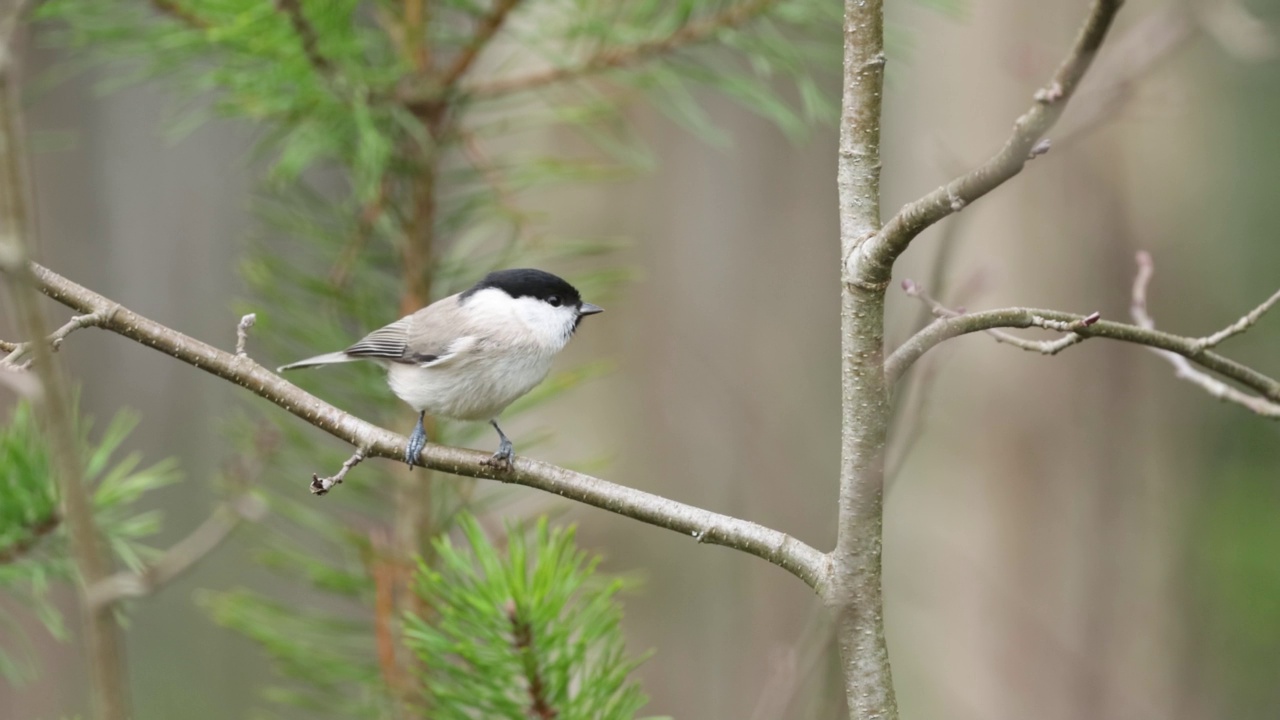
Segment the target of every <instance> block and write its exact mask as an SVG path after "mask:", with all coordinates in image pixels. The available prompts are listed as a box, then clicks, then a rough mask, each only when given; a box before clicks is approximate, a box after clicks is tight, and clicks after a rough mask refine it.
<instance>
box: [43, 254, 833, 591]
mask: <svg viewBox="0 0 1280 720" xmlns="http://www.w3.org/2000/svg"><path fill="white" fill-rule="evenodd" d="M30 269H31V272H32V274H33V275H34V277H35V279H36V280H37V281H38V283H39V286H40V289H41V290H42V291H43V292H44V293H45V294H46V295H48V296H49V297H51V298H53V299H54V300H57V301H58V302H60V303H62V304H64V305H67V306H68V307H71V308H74V309H76V310H79V311H81V312H93V311H95V310H98V309H101V308H107V307H111V306H114V305H115V303H114V302H113V301H111V300H108V299H107V298H105V297H103V296H101V295H99V294H97V293H95V292H93V291H92V290H89V289H88V288H85V287H82V286H80V285H77V284H76V283H73V282H71V281H70V280H67V279H66V278H64V277H62V276H61V275H58V274H57V273H55V272H53V271H51V270H49V269H48V268H45V267H42V266H40V265H37V264H34V263H32V264H30ZM101 327H102V328H103V329H106V330H110V331H111V332H114V333H117V334H119V335H123V336H125V337H127V338H130V339H132V340H135V341H137V342H139V343H142V344H143V345H146V346H148V347H151V348H154V349H156V350H159V351H160V352H163V353H165V354H167V355H170V356H172V357H175V358H177V359H179V360H182V361H183V362H186V363H188V364H190V365H193V366H195V367H198V368H199V369H201V370H203V371H205V372H208V373H211V374H213V375H216V376H218V377H220V378H223V379H224V380H229V381H231V382H233V383H236V384H237V385H240V386H241V387H244V388H246V389H248V390H249V391H250V392H253V393H254V394H256V395H258V396H259V397H262V398H265V399H266V400H269V401H270V402H272V403H275V404H276V405H278V406H279V407H281V408H283V409H285V410H287V411H289V412H291V413H293V414H294V415H296V416H298V417H300V418H302V419H303V420H305V421H307V422H308V423H310V424H311V425H313V426H315V427H317V428H319V429H321V430H324V431H325V432H328V433H329V434H331V435H333V436H335V437H337V438H340V439H342V440H344V441H346V442H348V443H351V444H352V445H354V446H356V447H358V448H367V449H368V450H367V452H366V455H367V456H368V457H381V458H390V459H393V460H397V461H399V460H400V459H402V458H403V457H404V452H405V447H406V445H407V440H406V439H405V437H404V436H402V435H398V434H396V433H393V432H391V431H390V430H386V429H384V428H380V427H378V426H376V425H373V424H371V423H368V422H365V421H364V420H361V419H359V418H357V417H355V416H353V415H349V414H347V413H345V412H342V411H341V410H339V409H337V408H335V407H333V406H332V405H329V404H328V403H326V402H324V401H322V400H320V399H319V398H316V397H315V396H313V395H311V394H309V393H307V392H305V391H304V390H302V389H301V388H298V387H297V386H295V385H292V384H290V383H289V382H287V381H286V380H284V379H283V378H281V377H279V376H278V375H276V374H275V373H273V372H271V371H270V370H269V369H267V368H265V367H263V366H261V365H259V364H258V363H256V362H254V361H253V360H252V359H249V358H241V357H237V356H236V355H234V354H232V353H228V352H224V351H222V350H219V349H217V348H215V347H213V346H212V345H209V344H208V343H205V342H201V341H199V340H197V339H195V338H193V337H190V336H187V335H183V334H182V333H179V332H177V331H176V330H173V329H171V328H168V327H166V326H164V325H161V324H160V323H157V322H155V321H154V320H150V319H148V318H146V317H143V316H142V315H139V314H137V313H135V312H133V311H131V310H128V309H127V308H123V307H121V308H119V309H118V310H117V311H116V312H114V313H113V314H112V315H111V317H110V318H109V319H108V320H106V321H104V323H103V324H102V326H101ZM488 458H489V454H488V453H481V452H476V451H474V450H464V449H461V448H453V447H445V446H443V445H435V444H428V445H427V447H426V449H425V450H423V452H422V455H421V457H420V458H419V460H418V464H419V465H421V466H423V467H426V468H429V469H432V470H441V471H444V472H448V473H453V474H455V475H465V476H468V477H477V478H485V479H489V480H499V481H501V482H507V483H512V484H516V485H524V486H526V487H531V488H536V489H538V490H542V491H544V492H549V493H553V494H555V495H560V496H561V497H565V498H568V499H570V500H575V501H577V502H581V503H584V504H587V505H592V506H595V507H598V508H601V509H604V510H608V511H609V512H613V513H616V514H619V515H625V516H627V517H630V518H633V519H636V520H639V521H641V522H644V523H648V524H650V525H656V526H658V527H663V528H667V529H669V530H673V531H675V532H679V533H682V534H684V535H687V536H690V537H694V538H697V539H698V540H700V541H701V542H704V543H711V544H715V545H723V546H725V547H730V548H733V549H735V550H739V551H741V552H745V553H748V554H750V555H755V556H756V557H759V558H762V559H764V560H766V561H768V562H770V563H773V564H774V565H777V566H779V567H781V568H783V569H785V570H787V571H788V572H790V573H792V574H793V575H795V576H796V577H799V578H800V579H801V580H804V582H805V583H807V584H808V585H809V586H810V587H813V588H815V589H819V588H821V587H822V585H823V583H824V582H825V572H826V570H825V559H824V555H823V554H822V553H820V552H819V551H817V550H815V549H814V548H812V547H810V546H809V545H806V544H804V543H803V542H801V541H799V540H797V539H795V538H793V537H791V536H789V535H787V534H785V533H782V532H779V531H777V530H772V529H770V528H766V527H764V526H762V525H759V524H757V523H753V522H749V521H747V520H741V519H738V518H734V517H730V516H728V515H722V514H720V513H715V512H711V511H708V510H703V509H701V508H698V507H694V506H692V505H686V504H684V503H680V502H676V501H674V500H670V499H667V498H664V497H660V496H658V495H653V494H651V493H646V492H643V491H640V490H635V489H633V488H628V487H625V486H622V485H616V484H614V483H610V482H607V481H605V480H601V479H599V478H595V477H591V476H589V475H584V474H582V473H577V472H573V471H571V470H566V469H564V468H561V467H557V466H555V465H551V464H549V463H544V462H540V461H537V460H532V459H530V458H525V457H518V458H516V460H515V463H514V467H513V469H512V471H511V472H509V473H499V472H497V471H495V470H493V469H491V468H489V467H487V466H485V465H484V461H485V460H487V459H488Z"/></svg>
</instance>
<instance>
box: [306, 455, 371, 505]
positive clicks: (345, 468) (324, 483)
mask: <svg viewBox="0 0 1280 720" xmlns="http://www.w3.org/2000/svg"><path fill="white" fill-rule="evenodd" d="M364 458H365V449H364V448H360V449H358V450H356V452H355V454H354V455H352V456H351V457H349V458H347V461H346V462H344V463H342V467H341V468H339V469H338V472H337V473H336V474H334V475H333V476H331V477H320V476H319V475H316V474H312V475H311V494H312V495H324V494H325V493H327V492H329V491H330V490H332V489H333V486H334V485H340V484H342V480H343V478H345V477H346V476H347V473H349V472H351V468H353V467H355V466H357V465H359V464H360V463H361V462H362V461H363V460H364Z"/></svg>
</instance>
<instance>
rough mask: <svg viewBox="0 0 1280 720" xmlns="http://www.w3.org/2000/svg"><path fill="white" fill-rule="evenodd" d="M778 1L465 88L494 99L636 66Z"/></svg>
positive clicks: (753, 1)
mask: <svg viewBox="0 0 1280 720" xmlns="http://www.w3.org/2000/svg"><path fill="white" fill-rule="evenodd" d="M776 1H777V0H749V1H748V2H743V3H740V4H735V5H731V6H729V7H727V8H725V9H724V10H721V11H720V12H717V13H714V14H712V15H709V16H707V17H705V18H702V19H700V20H695V21H693V22H691V23H688V24H686V25H684V26H682V27H681V28H680V29H679V30H676V31H675V32H673V33H671V34H670V35H667V36H666V37H662V38H657V39H654V40H646V41H644V42H641V43H636V44H635V45H628V46H625V47H616V48H611V49H609V50H604V51H602V52H600V53H598V54H596V55H595V56H593V57H591V58H589V59H587V60H586V61H585V62H583V63H582V64H580V65H574V66H568V67H555V68H550V69H548V70H544V71H542V72H537V73H530V74H528V75H523V76H516V77H508V78H499V79H497V80H491V81H489V82H486V83H477V84H475V85H472V86H470V87H466V88H464V89H465V90H466V92H467V94H468V95H471V96H473V97H493V96H496V95H506V94H509V93H514V92H524V91H527V90H535V89H537V88H540V87H544V86H547V85H552V84H554V83H558V82H562V81H564V80H570V79H573V78H579V77H583V76H586V75H594V74H596V73H600V72H604V71H606V70H616V69H618V68H622V67H627V66H630V65H637V64H639V63H642V62H644V61H646V60H649V59H651V58H653V57H656V56H658V55H664V54H666V53H670V52H674V51H676V50H679V49H681V48H685V47H688V46H690V45H696V44H698V43H701V42H705V41H707V40H710V39H712V38H713V37H714V36H715V34H716V33H717V32H719V31H720V30H724V29H727V28H734V27H739V26H742V25H745V24H747V23H749V22H751V21H752V20H754V19H755V18H757V17H759V16H760V15H762V14H764V13H765V12H766V11H767V10H768V9H769V8H770V7H771V6H772V5H773V4H774V3H775V2H776Z"/></svg>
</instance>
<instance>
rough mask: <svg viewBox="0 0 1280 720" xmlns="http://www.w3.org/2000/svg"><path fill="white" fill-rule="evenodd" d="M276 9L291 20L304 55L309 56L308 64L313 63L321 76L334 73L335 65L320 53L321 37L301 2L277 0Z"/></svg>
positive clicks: (297, 0) (290, 22) (296, 0)
mask: <svg viewBox="0 0 1280 720" xmlns="http://www.w3.org/2000/svg"><path fill="white" fill-rule="evenodd" d="M275 2H276V8H277V9H278V10H280V12H282V13H284V14H285V16H286V17H287V18H289V24H290V25H292V26H293V31H294V33H296V34H297V36H298V41H299V42H300V43H302V53H303V54H304V55H306V56H307V62H309V63H311V67H313V68H315V71H316V72H317V73H319V74H321V75H329V74H330V73H332V72H333V63H331V62H329V58H327V57H325V56H324V55H323V54H321V52H320V37H319V36H318V35H317V34H316V29H315V26H313V25H312V24H311V21H310V20H308V19H307V16H306V15H305V14H304V13H303V12H302V3H301V2H300V0H275Z"/></svg>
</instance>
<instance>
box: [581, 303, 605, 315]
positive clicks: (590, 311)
mask: <svg viewBox="0 0 1280 720" xmlns="http://www.w3.org/2000/svg"><path fill="white" fill-rule="evenodd" d="M602 312H604V308H602V307H600V306H599V305H592V304H591V303H582V307H580V308H578V315H579V316H582V315H595V314H596V313H602Z"/></svg>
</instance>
